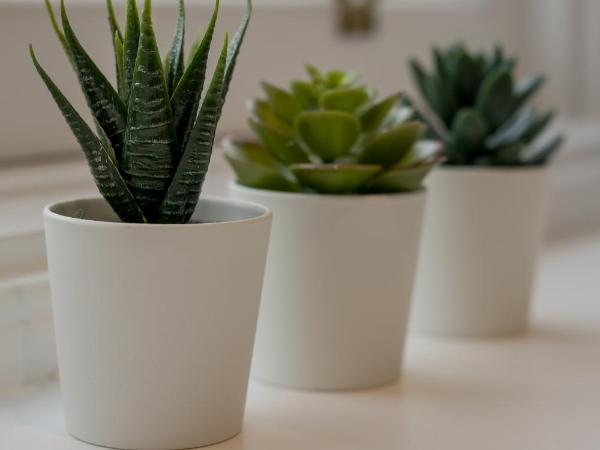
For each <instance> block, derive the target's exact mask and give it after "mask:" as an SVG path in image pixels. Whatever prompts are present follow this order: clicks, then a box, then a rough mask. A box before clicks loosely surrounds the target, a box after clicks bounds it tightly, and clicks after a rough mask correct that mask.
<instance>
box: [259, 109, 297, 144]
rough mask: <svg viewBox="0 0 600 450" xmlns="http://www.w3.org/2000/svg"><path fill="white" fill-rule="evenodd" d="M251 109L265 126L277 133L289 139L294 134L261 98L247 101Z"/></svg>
mask: <svg viewBox="0 0 600 450" xmlns="http://www.w3.org/2000/svg"><path fill="white" fill-rule="evenodd" d="M249 106H250V109H251V111H252V112H253V113H254V115H255V116H256V117H257V118H258V119H259V121H260V122H262V123H263V124H264V125H265V126H266V127H268V128H271V129H272V130H274V131H276V132H277V133H278V134H280V135H282V136H285V137H287V138H289V139H291V138H292V137H293V136H294V130H293V129H292V127H290V126H289V125H288V124H287V123H285V122H284V121H283V120H282V119H281V118H280V117H279V116H278V115H277V114H275V111H273V108H271V105H270V104H269V103H267V102H265V101H263V100H253V101H251V102H250V103H249Z"/></svg>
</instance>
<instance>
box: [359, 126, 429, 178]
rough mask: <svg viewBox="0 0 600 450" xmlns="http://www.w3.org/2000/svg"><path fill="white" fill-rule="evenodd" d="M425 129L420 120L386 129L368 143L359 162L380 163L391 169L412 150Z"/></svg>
mask: <svg viewBox="0 0 600 450" xmlns="http://www.w3.org/2000/svg"><path fill="white" fill-rule="evenodd" d="M424 131H425V126H424V125H423V124H421V123H419V122H410V123H406V124H404V125H401V126H399V127H397V128H394V129H392V130H389V131H386V132H384V133H382V134H380V135H379V136H377V137H376V138H375V139H373V140H372V141H371V142H369V143H368V144H367V145H366V147H365V149H364V151H363V153H362V154H361V155H360V158H359V162H360V163H362V164H378V165H380V166H382V167H383V168H384V169H389V168H391V167H392V166H394V165H395V164H397V163H398V161H400V160H401V159H402V158H403V157H404V156H405V155H406V154H407V153H408V152H409V151H410V149H411V148H412V147H413V146H414V144H415V143H416V142H417V140H418V139H419V138H420V137H421V135H422V134H423V133H424Z"/></svg>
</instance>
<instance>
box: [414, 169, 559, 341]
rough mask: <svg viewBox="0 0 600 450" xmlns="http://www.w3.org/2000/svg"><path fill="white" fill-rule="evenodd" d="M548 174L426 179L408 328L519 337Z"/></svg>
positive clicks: (466, 172) (445, 174)
mask: <svg viewBox="0 0 600 450" xmlns="http://www.w3.org/2000/svg"><path fill="white" fill-rule="evenodd" d="M547 179H548V169H547V168H544V167H541V168H539V167H535V168H526V167H523V168H453V167H447V168H441V169H438V170H436V171H434V173H433V174H432V175H431V176H430V178H429V179H428V183H427V186H428V189H429V192H430V198H429V201H428V205H427V209H426V214H425V226H424V234H423V243H422V247H421V254H420V259H419V269H418V271H417V273H418V276H417V286H416V288H415V305H414V308H413V316H412V319H411V320H412V322H411V326H412V327H413V328H414V329H415V330H416V331H418V332H423V333H431V334H440V335H452V336H473V337H485V336H496V335H504V334H511V333H516V332H519V331H522V330H523V329H524V328H525V327H526V324H527V315H528V309H529V300H530V293H531V287H532V280H533V276H534V272H535V265H536V258H537V254H538V248H539V245H540V242H541V237H542V229H543V222H544V212H545V194H546V190H547V189H546V185H547Z"/></svg>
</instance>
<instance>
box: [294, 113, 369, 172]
mask: <svg viewBox="0 0 600 450" xmlns="http://www.w3.org/2000/svg"><path fill="white" fill-rule="evenodd" d="M295 129H296V133H297V134H298V137H299V139H300V140H301V142H302V143H303V144H304V145H305V146H306V147H307V148H308V149H310V151H311V153H314V154H316V155H317V156H319V157H320V158H321V159H322V160H323V162H326V163H328V162H332V161H335V159H336V158H337V157H339V156H341V155H343V154H345V153H349V152H350V150H351V149H352V147H353V146H354V144H356V142H357V141H358V138H359V136H360V131H361V127H360V122H359V121H358V119H356V118H355V117H354V116H353V115H351V114H348V113H345V112H341V111H317V112H303V113H301V114H300V115H298V117H297V119H296V124H295Z"/></svg>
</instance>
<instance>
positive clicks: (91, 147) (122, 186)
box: [29, 46, 146, 223]
mask: <svg viewBox="0 0 600 450" xmlns="http://www.w3.org/2000/svg"><path fill="white" fill-rule="evenodd" d="M29 51H30V54H31V59H32V61H33V64H34V65H35V68H36V70H37V71H38V73H39V75H40V77H41V78H42V80H43V81H44V83H45V84H46V86H47V87H48V90H49V91H50V93H51V94H52V97H53V98H54V100H55V102H56V104H57V106H58V107H59V109H60V110H61V112H62V114H63V116H64V118H65V120H66V121H67V124H68V125H69V127H70V128H71V131H72V132H73V134H74V135H75V137H76V138H77V141H78V142H79V145H80V146H81V149H82V150H83V153H84V154H85V157H86V159H87V162H88V165H89V167H90V170H91V172H92V175H93V177H94V181H95V182H96V185H97V186H98V189H99V190H100V193H101V194H102V195H103V196H104V198H106V200H107V201H108V203H109V204H110V205H111V207H112V208H113V210H114V211H115V213H116V214H117V215H118V216H119V218H121V220H123V221H125V222H141V223H143V222H146V218H145V217H144V214H143V212H142V211H141V209H140V208H139V207H138V205H137V204H136V201H135V199H134V198H133V195H132V194H131V192H130V191H129V188H128V187H127V183H126V182H125V180H124V179H123V178H122V176H121V174H120V173H119V169H118V167H117V165H116V164H115V162H114V160H113V159H112V157H111V152H110V150H109V149H108V148H106V147H105V146H104V144H103V143H102V142H101V141H100V140H99V139H98V137H97V136H96V135H95V134H94V133H93V132H92V130H91V129H90V127H89V126H88V125H87V124H86V123H85V121H84V120H83V119H82V118H81V116H80V115H79V113H77V111H76V110H75V108H73V106H72V105H71V103H70V102H69V101H68V100H67V99H66V97H65V96H64V95H63V94H62V92H61V91H60V90H59V88H58V87H57V86H56V84H55V83H54V82H53V81H52V80H51V79H50V77H49V76H48V74H47V73H46V71H45V70H44V69H43V68H42V66H41V65H40V64H39V62H38V61H37V59H36V56H35V53H34V52H33V48H32V47H31V46H30V47H29Z"/></svg>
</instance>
